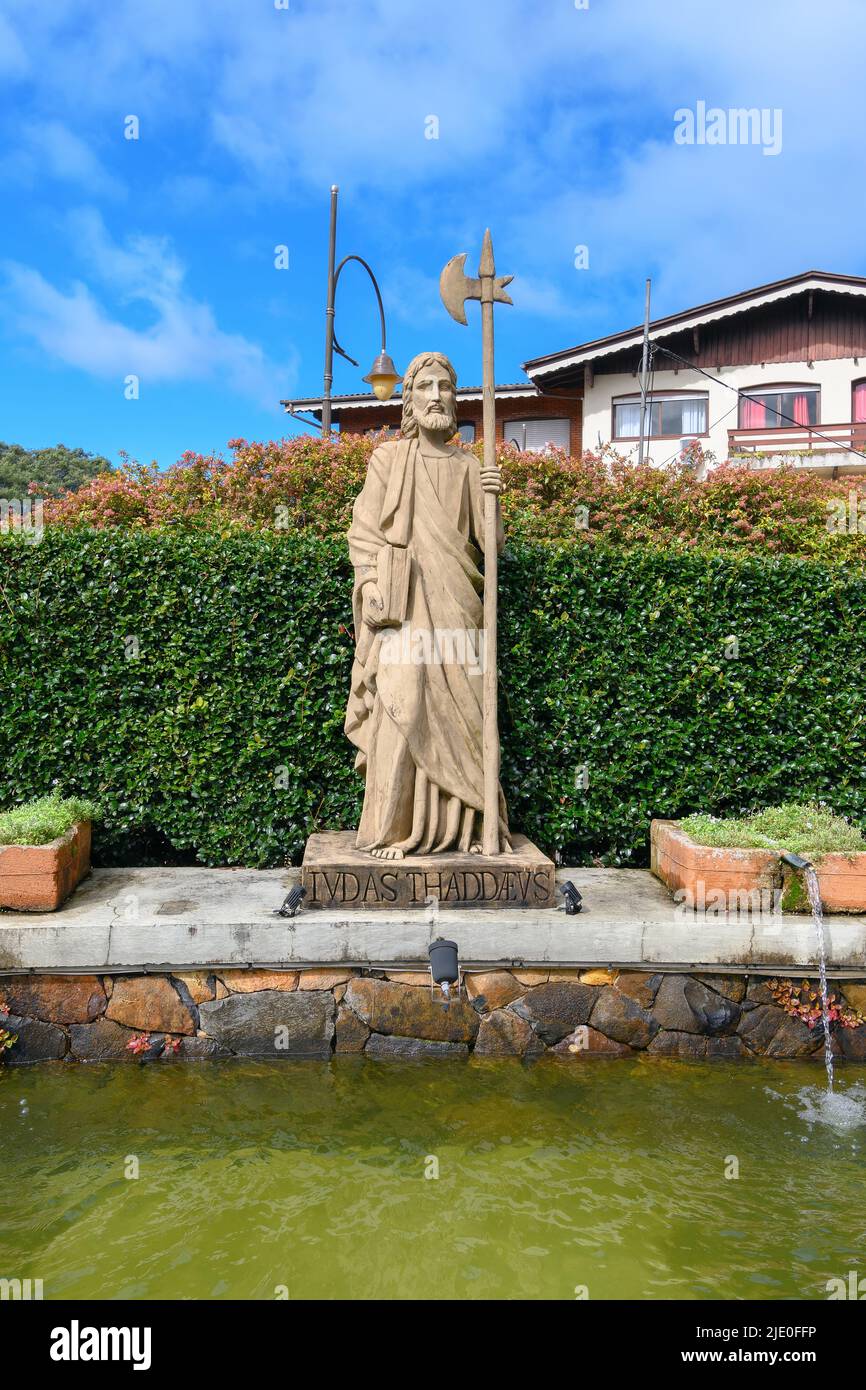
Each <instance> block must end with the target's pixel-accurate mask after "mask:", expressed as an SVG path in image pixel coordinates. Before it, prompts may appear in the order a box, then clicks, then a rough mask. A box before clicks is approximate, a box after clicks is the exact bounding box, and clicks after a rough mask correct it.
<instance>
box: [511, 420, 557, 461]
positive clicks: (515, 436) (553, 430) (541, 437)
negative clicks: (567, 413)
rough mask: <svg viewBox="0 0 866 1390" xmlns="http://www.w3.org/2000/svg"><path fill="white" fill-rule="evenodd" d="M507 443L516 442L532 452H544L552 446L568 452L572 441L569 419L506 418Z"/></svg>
mask: <svg viewBox="0 0 866 1390" xmlns="http://www.w3.org/2000/svg"><path fill="white" fill-rule="evenodd" d="M504 433H505V442H506V444H516V445H517V447H518V449H527V450H528V451H529V453H531V454H543V453H545V452H546V450H548V449H550V448H551V447H552V448H554V449H564V450H565V452H566V453H568V450H569V445H570V442H571V433H570V421H568V420H506V421H505V425H504Z"/></svg>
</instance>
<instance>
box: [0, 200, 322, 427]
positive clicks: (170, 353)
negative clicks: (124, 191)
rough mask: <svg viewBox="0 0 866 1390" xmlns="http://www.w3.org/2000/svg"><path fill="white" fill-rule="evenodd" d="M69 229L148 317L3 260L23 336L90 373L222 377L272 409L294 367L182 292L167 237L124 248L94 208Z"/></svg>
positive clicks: (123, 297) (146, 381)
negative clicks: (125, 312) (128, 317)
mask: <svg viewBox="0 0 866 1390" xmlns="http://www.w3.org/2000/svg"><path fill="white" fill-rule="evenodd" d="M70 225H71V228H72V231H73V234H74V236H75V237H76V238H77V241H78V246H79V250H80V251H81V252H82V253H83V254H84V255H85V256H86V258H87V260H88V261H89V263H90V264H91V265H92V267H93V270H94V273H95V274H96V275H97V276H98V278H99V279H101V280H102V281H103V282H104V283H105V284H106V285H107V286H108V287H109V288H110V289H111V290H113V291H114V293H115V295H116V296H117V297H118V298H119V300H120V302H121V303H129V302H130V301H132V300H136V301H141V302H143V303H144V304H145V305H146V306H147V308H148V309H149V311H150V315H149V316H150V319H151V322H150V323H149V324H147V325H146V326H144V327H139V326H132V325H130V324H129V323H128V322H124V320H123V319H122V318H121V317H120V316H119V315H118V314H117V313H116V312H112V310H111V309H110V308H109V307H107V306H106V305H105V304H104V303H102V302H101V301H100V300H99V299H98V298H97V296H96V295H95V293H94V292H93V290H92V289H91V288H90V287H89V286H88V285H87V284H85V283H84V282H83V281H81V280H76V281H74V282H73V284H72V285H71V286H70V287H69V288H68V289H60V288H58V287H57V286H56V285H53V284H51V283H50V282H49V281H48V280H47V279H46V278H45V277H44V276H43V275H42V274H41V273H40V272H39V271H37V270H34V269H33V268H32V267H29V266H26V265H22V264H20V263H17V262H6V263H5V266H4V271H5V281H6V284H5V293H4V298H5V300H6V309H7V312H8V313H9V314H10V315H11V317H12V318H13V320H14V323H15V326H16V327H17V329H18V331H19V332H20V333H22V334H23V335H25V336H26V337H29V338H30V339H32V340H33V341H34V342H36V343H37V344H38V345H39V347H40V348H41V349H42V350H43V352H44V353H45V354H46V355H47V356H48V357H50V358H52V359H54V360H56V361H59V362H63V363H65V364H66V365H68V366H72V367H77V368H79V369H80V370H82V371H85V372H87V373H89V374H90V375H92V376H96V377H102V378H110V377H115V378H116V379H117V380H118V382H120V381H122V380H123V379H124V378H125V377H126V376H127V375H130V374H134V375H136V376H138V377H139V378H140V380H141V388H142V390H145V389H147V386H148V385H150V384H158V383H163V382H184V381H202V380H216V381H218V382H220V383H226V384H227V385H228V387H229V388H230V389H231V390H234V391H236V392H238V393H239V394H240V395H243V396H245V397H249V398H251V399H253V400H255V401H257V402H258V403H259V404H260V405H262V406H265V407H266V408H272V409H274V408H276V404H277V402H278V400H279V397H280V394H281V393H282V392H284V391H285V389H286V386H287V383H289V382H291V380H292V378H293V376H294V373H295V370H296V364H295V363H294V362H292V363H290V364H285V365H282V366H279V365H277V364H275V363H273V362H270V361H269V360H268V358H267V357H266V354H265V353H264V351H263V350H262V348H261V347H260V346H259V345H258V344H256V343H254V342H252V341H250V339H248V338H245V337H244V336H243V335H241V334H238V333H228V332H225V331H224V330H223V329H221V328H220V327H219V325H218V323H217V322H216V319H215V317H214V314H213V311H212V309H211V308H210V306H209V305H208V304H206V303H203V302H200V301H197V300H195V299H193V298H192V297H191V296H190V295H189V294H188V293H187V292H186V291H185V289H184V286H183V269H182V267H181V265H180V263H179V262H178V260H177V258H176V257H175V255H174V253H173V252H172V250H171V247H170V246H169V245H168V243H167V242H165V241H164V240H162V239H154V238H147V237H133V238H130V239H129V240H128V241H127V242H126V243H125V244H124V245H122V246H121V245H118V244H117V243H115V242H113V241H112V240H111V238H110V237H109V235H108V233H107V231H106V229H105V227H104V225H103V223H102V221H101V219H100V218H99V216H98V214H96V213H94V212H93V211H92V210H82V211H79V212H78V213H76V214H75V215H74V217H73V218H71V219H70Z"/></svg>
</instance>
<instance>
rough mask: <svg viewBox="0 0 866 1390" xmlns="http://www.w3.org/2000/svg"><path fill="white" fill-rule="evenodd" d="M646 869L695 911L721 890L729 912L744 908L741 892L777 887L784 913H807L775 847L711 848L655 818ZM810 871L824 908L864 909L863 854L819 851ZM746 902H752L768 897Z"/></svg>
mask: <svg viewBox="0 0 866 1390" xmlns="http://www.w3.org/2000/svg"><path fill="white" fill-rule="evenodd" d="M650 848H651V860H650V867H651V869H652V872H653V873H654V874H655V876H656V878H660V879H661V881H662V883H664V884H666V885H667V887H668V888H669V889H670V890H671V892H672V893H677V892H680V893H686V894H687V895H688V898H687V901H688V902H690V903H691V904H692V905H693V906H694V907H696V908H697V909H698V910H699V911H700V910H702V909H703V908H704V907H710V908H712V907H716V906H718V905H719V894H724V895H725V899H726V901H727V904H728V907H729V910H731V911H735V910H737V908H738V907H740V906H742V907H746V905H747V903H748V901H749V899H747V898H746V897H745V895H746V894H752V893H763V894H769V893H772V892H774V891H776V890H781V892H782V899H781V906H782V910H783V911H785V912H809V911H810V908H809V902H808V899H807V897H806V893H805V889H804V886H803V880H802V876H801V875H799V874H794V873H792V872H791V871H790V870H789V869H787V868H785V869H784V872H783V865H782V862H781V858H780V855H779V851H778V850H764V849H714V848H713V847H712V846H710V845H699V844H697V843H696V841H695V840H693V839H692V838H691V836H690V835H687V834H686V833H685V831H684V830H681V829H680V826H679V824H678V822H677V821H672V820H654V821H653V822H652V826H651V828H650ZM814 866H815V872H816V873H817V875H818V888H819V891H820V894H821V901H822V903H823V904H824V910H825V912H864V911H866V852H863V853H860V854H822V855H821V856H820V857H817V856H816V858H815V861H814ZM751 901H752V902H753V903H755V904H757V903H758V902H759V901H761V902H762V905H763V902H766V903H767V905H768V906H769V904H770V901H771V900H770V899H769V898H765V899H763V900H759V899H758V898H753V899H751Z"/></svg>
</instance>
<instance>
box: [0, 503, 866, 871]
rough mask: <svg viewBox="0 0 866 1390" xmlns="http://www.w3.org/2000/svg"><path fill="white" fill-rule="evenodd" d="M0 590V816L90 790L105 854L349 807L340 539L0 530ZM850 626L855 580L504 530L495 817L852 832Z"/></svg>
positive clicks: (863, 624)
mask: <svg viewBox="0 0 866 1390" xmlns="http://www.w3.org/2000/svg"><path fill="white" fill-rule="evenodd" d="M0 586H2V587H0V710H2V733H3V749H4V757H3V759H2V763H0V807H8V806H11V805H13V804H15V803H17V802H20V801H23V800H25V799H26V798H28V797H30V796H34V795H38V794H40V793H43V792H45V791H47V790H49V789H50V788H51V787H52V786H54V785H59V787H60V788H61V789H62V791H63V792H64V793H67V794H70V793H75V794H79V795H83V796H87V797H92V798H93V799H95V800H98V801H99V802H100V803H101V805H102V807H103V811H104V824H103V825H102V826H101V827H100V828H99V831H98V836H97V842H96V855H97V859H98V861H99V862H102V863H120V862H139V863H141V862H154V861H156V862H161V861H164V860H171V859H172V858H174V859H175V860H180V861H183V860H184V859H185V858H186V859H188V860H189V861H190V862H193V861H194V860H195V859H196V858H198V859H199V860H201V861H203V862H205V863H208V864H248V865H259V866H263V865H273V864H280V863H282V862H283V861H284V859H285V858H287V857H291V858H292V859H294V860H297V859H298V857H299V855H300V853H301V851H302V847H303V844H304V841H305V839H306V837H307V835H308V834H309V833H310V831H312V830H314V829H322V828H334V827H340V826H345V827H348V826H351V825H353V824H356V823H357V817H358V813H359V809H360V799H361V782H360V779H359V778H358V777H357V776H356V774H355V773H354V772H353V771H352V761H353V756H352V755H353V750H352V748H351V746H350V745H349V743H348V741H347V740H346V739H345V737H344V735H343V732H342V725H343V714H344V707H345V699H346V691H347V685H348V679H349V668H350V661H351V651H352V643H351V637H350V631H349V629H350V628H351V608H350V589H351V575H350V570H349V566H348V561H347V557H346V552H345V545H344V543H343V542H342V541H340V540H332V539H328V538H317V537H312V536H304V535H298V534H297V533H295V534H294V535H292V536H291V537H287V536H279V535H277V536H275V535H267V534H242V535H239V536H238V535H232V536H227V537H226V536H219V535H214V534H207V533H192V534H173V533H170V532H156V531H140V532H136V531H121V530H106V531H102V532H93V531H65V530H59V529H58V530H53V529H51V528H49V530H48V531H47V532H46V534H45V538H44V540H43V541H42V543H41V544H39V545H30V544H28V543H27V542H26V541H24V540H22V539H20V538H18V537H6V538H4V539H2V540H0ZM864 634H866V575H864V572H863V571H862V570H859V569H854V568H849V567H842V566H838V565H832V566H831V565H824V564H822V563H820V562H818V561H814V560H805V559H795V558H790V557H777V558H771V557H767V556H761V555H759V554H755V553H743V554H734V555H732V554H730V553H728V554H725V555H720V554H716V555H712V554H706V553H702V552H699V551H696V550H693V549H687V548H679V549H675V550H671V549H668V550H667V551H664V550H659V549H654V548H649V547H641V548H636V549H631V550H623V549H608V548H604V547H587V546H583V545H580V544H574V543H560V544H550V545H543V544H537V545H531V544H523V545H512V546H510V548H509V551H508V553H507V554H506V556H505V558H504V560H503V563H502V573H501V629H500V653H501V658H500V659H501V669H502V679H501V711H500V720H501V730H502V741H503V759H502V780H503V784H504V787H505V791H506V795H507V797H508V801H509V807H510V812H511V820H512V824H513V825H514V826H515V827H516V828H518V829H522V830H524V831H525V832H526V833H528V834H529V835H530V836H531V837H532V838H533V839H535V840H536V841H537V842H538V843H539V844H540V845H541V846H542V847H543V848H544V849H545V850H547V851H548V852H551V853H552V852H554V851H557V850H558V851H559V852H560V853H561V854H562V856H563V858H564V859H565V860H572V859H576V860H582V861H583V862H588V860H589V859H590V857H591V856H596V855H597V856H603V857H604V858H605V859H606V860H609V861H613V862H631V863H635V862H639V863H645V862H646V849H647V836H648V825H649V820H650V818H651V817H652V816H653V815H679V814H681V813H685V812H689V811H695V810H708V811H712V812H716V813H718V812H723V811H724V812H739V811H743V810H746V809H749V808H751V807H754V806H757V805H759V804H762V803H771V802H776V801H781V800H790V799H792V798H794V797H797V798H809V797H816V798H822V799H825V800H827V801H828V802H830V803H831V804H832V806H833V807H834V808H835V809H836V810H837V811H840V812H842V813H844V814H848V815H850V816H853V818H854V819H855V820H858V821H859V822H860V823H861V824H863V823H864V821H866V777H864V771H866V758H864V748H866V656H864ZM732 636H735V637H736V638H737V639H738V642H739V657H738V658H736V659H726V657H725V654H724V653H725V646H726V640H727V639H728V638H730V637H732ZM129 639H134V642H137V644H138V656H137V657H136V656H134V655H132V656H131V659H130V654H131V653H134V650H135V647H134V642H131V641H130V640H129ZM584 764H587V765H588V786H587V787H583V786H581V785H576V782H577V783H579V782H580V780H581V779H580V777H579V776H576V774H577V773H578V770H579V769H580V768H581V767H582V766H583V765H584ZM281 767H283V768H286V769H288V774H287V776H286V777H283V778H282V779H281V778H280V775H279V769H280V768H281ZM281 781H285V782H287V785H286V786H281V785H280V782H281Z"/></svg>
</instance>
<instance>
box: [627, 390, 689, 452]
mask: <svg viewBox="0 0 866 1390" xmlns="http://www.w3.org/2000/svg"><path fill="white" fill-rule="evenodd" d="M669 400H670V401H675V400H689V401H703V402H704V406H705V413H704V422H705V428H704V429H703V430H702V431H700V432H699V431H697V430H678V431H677V433H676V434H653V433H652V429H650V432H649V434H646V435H644V438H645V439H709V437H710V393H709V391H681V390H675V391H648V392H647V407H648V413H649V420H650V426H652V403H653V401H655V402H657V403H660V402H664V401H669ZM635 404H638V405H640V392H639V391H637V392H634V391H630V392H628V393H627V394H626V395H624V396H611V401H610V440H611V443H612V444H636V443H638V441H639V440H640V434H617V433H616V408H617V406H618V405H635Z"/></svg>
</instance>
